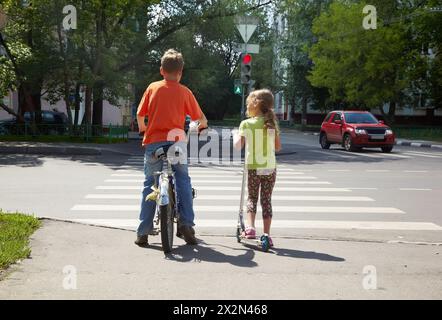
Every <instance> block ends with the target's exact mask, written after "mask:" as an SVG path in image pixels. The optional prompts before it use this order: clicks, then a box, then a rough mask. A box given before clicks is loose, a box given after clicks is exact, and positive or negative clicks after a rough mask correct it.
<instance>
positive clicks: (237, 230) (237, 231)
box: [236, 228, 241, 243]
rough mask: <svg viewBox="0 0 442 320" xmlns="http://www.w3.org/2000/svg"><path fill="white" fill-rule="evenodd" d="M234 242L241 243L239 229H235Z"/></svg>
mask: <svg viewBox="0 0 442 320" xmlns="http://www.w3.org/2000/svg"><path fill="white" fill-rule="evenodd" d="M236 241H238V243H241V228H236Z"/></svg>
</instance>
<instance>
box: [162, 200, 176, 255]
mask: <svg viewBox="0 0 442 320" xmlns="http://www.w3.org/2000/svg"><path fill="white" fill-rule="evenodd" d="M160 221H161V226H160V228H161V246H162V247H163V251H164V253H169V252H170V251H172V247H173V235H174V223H173V204H172V201H169V204H167V205H164V206H160Z"/></svg>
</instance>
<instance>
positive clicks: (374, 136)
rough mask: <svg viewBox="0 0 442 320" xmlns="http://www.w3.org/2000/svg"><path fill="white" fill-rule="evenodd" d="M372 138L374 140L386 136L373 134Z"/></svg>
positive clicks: (382, 138)
mask: <svg viewBox="0 0 442 320" xmlns="http://www.w3.org/2000/svg"><path fill="white" fill-rule="evenodd" d="M370 138H371V139H373V140H384V139H385V136H384V135H383V134H372V135H371V136H370Z"/></svg>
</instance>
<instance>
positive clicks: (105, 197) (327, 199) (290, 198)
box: [85, 193, 375, 202]
mask: <svg viewBox="0 0 442 320" xmlns="http://www.w3.org/2000/svg"><path fill="white" fill-rule="evenodd" d="M85 199H102V200H112V199H115V200H140V199H141V194H140V193H135V194H88V195H86V196H85ZM205 200H225V201H230V200H232V201H236V200H238V196H237V195H210V194H209V195H198V196H197V198H196V199H195V201H196V202H198V201H205ZM272 200H274V201H325V202H332V201H333V202H375V200H374V199H372V198H369V197H357V196H350V197H345V196H335V197H334V196H281V195H274V196H273V197H272Z"/></svg>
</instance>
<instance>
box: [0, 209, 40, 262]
mask: <svg viewBox="0 0 442 320" xmlns="http://www.w3.org/2000/svg"><path fill="white" fill-rule="evenodd" d="M39 227H40V221H39V220H38V219H37V218H35V217H32V216H27V215H23V214H19V213H16V214H7V213H4V212H3V211H1V210H0V270H2V269H6V268H7V267H8V266H10V265H12V264H14V263H15V262H17V261H18V260H21V259H24V258H28V257H29V255H30V253H31V249H30V248H29V237H30V236H31V235H32V234H33V233H34V232H35V230H37V229H38V228H39Z"/></svg>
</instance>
